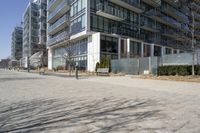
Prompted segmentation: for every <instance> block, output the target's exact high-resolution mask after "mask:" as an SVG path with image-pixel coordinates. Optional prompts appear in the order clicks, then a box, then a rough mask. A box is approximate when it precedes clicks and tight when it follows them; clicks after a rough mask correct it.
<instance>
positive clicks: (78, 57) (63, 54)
mask: <svg viewBox="0 0 200 133" xmlns="http://www.w3.org/2000/svg"><path fill="white" fill-rule="evenodd" d="M69 61H71V63H70V64H71V65H72V67H75V65H78V67H79V70H86V68H87V39H83V40H80V41H78V42H74V43H71V44H70V46H65V47H59V48H56V49H54V52H53V68H57V67H58V66H63V67H65V66H68V63H69Z"/></svg>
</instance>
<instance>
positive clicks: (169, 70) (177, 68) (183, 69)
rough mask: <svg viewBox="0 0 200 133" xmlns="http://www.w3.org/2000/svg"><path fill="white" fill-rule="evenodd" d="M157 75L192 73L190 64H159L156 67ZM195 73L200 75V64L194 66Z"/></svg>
mask: <svg viewBox="0 0 200 133" xmlns="http://www.w3.org/2000/svg"><path fill="white" fill-rule="evenodd" d="M158 74H159V75H161V76H162V75H166V76H168V75H180V76H186V75H192V66H191V65H171V66H160V67H159V68H158ZM195 74H196V75H200V65H198V66H197V65H196V66H195Z"/></svg>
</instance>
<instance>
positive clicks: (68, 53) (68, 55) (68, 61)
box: [63, 41, 75, 76]
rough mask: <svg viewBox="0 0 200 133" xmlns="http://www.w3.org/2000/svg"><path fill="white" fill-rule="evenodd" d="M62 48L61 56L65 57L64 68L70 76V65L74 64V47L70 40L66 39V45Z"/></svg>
mask: <svg viewBox="0 0 200 133" xmlns="http://www.w3.org/2000/svg"><path fill="white" fill-rule="evenodd" d="M64 50H65V54H64V55H63V58H64V59H65V69H67V68H68V70H69V76H71V73H72V66H73V65H74V60H73V57H74V56H75V48H74V47H73V46H72V44H71V43H70V41H68V42H67V46H66V47H65V48H64Z"/></svg>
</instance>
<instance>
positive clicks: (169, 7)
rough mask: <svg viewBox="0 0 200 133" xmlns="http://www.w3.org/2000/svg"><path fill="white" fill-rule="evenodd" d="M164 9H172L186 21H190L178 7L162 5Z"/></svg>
mask: <svg viewBox="0 0 200 133" xmlns="http://www.w3.org/2000/svg"><path fill="white" fill-rule="evenodd" d="M161 8H162V9H163V10H167V11H171V12H173V13H174V14H175V15H176V16H178V17H181V18H182V19H183V20H184V21H185V22H188V21H189V20H188V17H187V16H186V15H185V14H183V13H181V12H180V11H178V10H177V9H175V8H173V7H171V6H162V7H161Z"/></svg>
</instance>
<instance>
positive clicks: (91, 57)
mask: <svg viewBox="0 0 200 133" xmlns="http://www.w3.org/2000/svg"><path fill="white" fill-rule="evenodd" d="M100 38H101V34H100V33H95V34H92V35H91V36H90V37H88V44H87V45H88V54H87V70H88V71H89V72H94V71H95V67H96V63H97V62H100V45H101V44H100Z"/></svg>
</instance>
